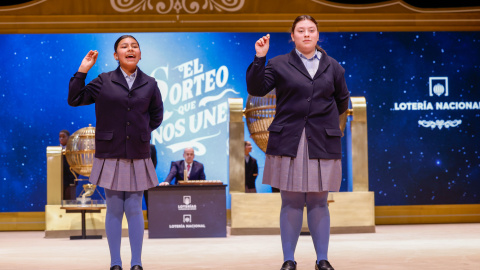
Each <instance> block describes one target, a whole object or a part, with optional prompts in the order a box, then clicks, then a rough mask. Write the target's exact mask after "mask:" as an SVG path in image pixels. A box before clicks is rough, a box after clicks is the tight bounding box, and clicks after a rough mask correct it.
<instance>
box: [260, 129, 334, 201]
mask: <svg viewBox="0 0 480 270" xmlns="http://www.w3.org/2000/svg"><path fill="white" fill-rule="evenodd" d="M341 183H342V162H341V159H310V158H309V157H308V143H307V140H306V137H305V129H304V130H303V132H302V137H301V138H300V143H299V144H298V149H297V157H296V158H292V157H285V156H272V155H266V160H265V168H264V170H263V184H266V185H270V186H272V187H275V188H278V189H280V190H284V191H294V192H321V191H339V190H340V185H341Z"/></svg>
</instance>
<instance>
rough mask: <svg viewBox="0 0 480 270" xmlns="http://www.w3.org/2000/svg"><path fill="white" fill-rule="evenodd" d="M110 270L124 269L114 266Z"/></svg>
mask: <svg viewBox="0 0 480 270" xmlns="http://www.w3.org/2000/svg"><path fill="white" fill-rule="evenodd" d="M110 270H122V267H121V266H120V265H114V266H112V267H110Z"/></svg>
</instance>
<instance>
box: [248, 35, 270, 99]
mask: <svg viewBox="0 0 480 270" xmlns="http://www.w3.org/2000/svg"><path fill="white" fill-rule="evenodd" d="M269 48H270V35H269V34H267V35H266V36H263V37H261V38H260V39H258V40H257V41H256V42H255V52H256V54H255V58H254V60H253V62H252V63H251V64H250V66H248V69H247V76H246V79H247V91H248V93H249V94H250V95H252V96H265V95H266V94H268V92H270V91H271V90H272V89H273V88H274V87H275V74H274V71H273V69H272V68H271V66H270V65H267V67H265V62H266V55H267V53H268V49H269Z"/></svg>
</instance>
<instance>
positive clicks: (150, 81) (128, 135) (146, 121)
mask: <svg viewBox="0 0 480 270" xmlns="http://www.w3.org/2000/svg"><path fill="white" fill-rule="evenodd" d="M137 70H138V71H137V77H136V78H135V81H134V83H133V85H132V88H131V89H130V90H129V89H128V84H127V81H126V80H125V78H124V77H123V73H122V71H121V70H120V67H118V68H117V69H116V70H114V71H110V72H107V73H102V74H100V75H99V76H98V77H97V78H95V79H93V80H92V81H91V82H90V83H89V84H87V85H85V78H86V77H87V74H86V73H81V72H77V73H75V74H74V75H73V77H72V78H71V79H70V84H69V92H68V104H69V105H70V106H81V105H89V104H92V103H95V115H96V119H97V123H96V130H95V157H97V158H125V159H144V158H149V157H150V134H151V132H152V131H153V130H154V129H156V128H157V127H158V126H160V124H161V123H162V120H163V102H162V97H161V94H160V90H159V89H158V86H157V82H156V80H155V79H154V78H152V77H150V76H148V75H147V74H145V73H143V72H142V71H141V70H140V69H139V68H138V69H137Z"/></svg>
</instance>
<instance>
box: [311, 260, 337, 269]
mask: <svg viewBox="0 0 480 270" xmlns="http://www.w3.org/2000/svg"><path fill="white" fill-rule="evenodd" d="M315 270H335V269H333V267H332V265H331V264H330V263H329V262H328V261H327V260H321V261H319V262H318V263H317V262H315Z"/></svg>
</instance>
